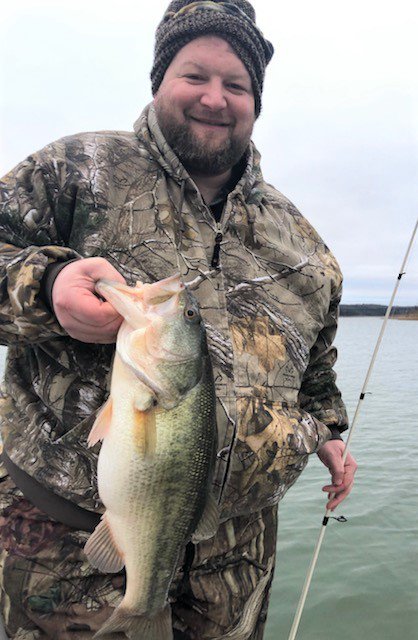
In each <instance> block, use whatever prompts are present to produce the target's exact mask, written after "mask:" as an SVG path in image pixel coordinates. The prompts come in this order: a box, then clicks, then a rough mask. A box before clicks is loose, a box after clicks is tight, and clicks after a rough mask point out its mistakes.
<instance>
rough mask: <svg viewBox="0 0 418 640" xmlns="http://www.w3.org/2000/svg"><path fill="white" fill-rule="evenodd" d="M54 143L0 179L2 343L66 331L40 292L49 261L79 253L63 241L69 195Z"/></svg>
mask: <svg viewBox="0 0 418 640" xmlns="http://www.w3.org/2000/svg"><path fill="white" fill-rule="evenodd" d="M60 182H62V180H60V163H59V161H57V159H56V158H55V157H54V148H53V145H50V147H46V148H45V149H44V150H43V151H42V152H38V153H37V154H34V155H33V156H29V157H28V158H27V159H26V160H25V161H24V162H22V163H21V164H19V165H18V166H17V167H16V168H15V169H13V170H12V171H10V172H9V173H8V174H7V175H6V176H5V177H4V178H3V179H2V180H1V181H0V343H1V344H9V345H10V344H15V343H34V342H40V341H44V340H48V339H51V338H54V337H58V336H62V335H66V332H65V331H64V330H63V329H62V328H61V326H60V325H59V324H58V322H57V320H56V318H55V316H54V315H53V313H52V312H51V309H50V308H49V306H48V305H47V304H46V303H45V301H44V298H43V296H42V292H41V282H42V278H43V276H44V273H45V270H46V268H47V267H48V265H51V264H53V263H57V262H66V261H68V260H71V259H74V258H77V257H80V256H79V255H78V254H77V252H76V251H74V250H72V249H70V248H68V247H66V246H65V239H66V236H67V237H68V235H69V233H68V231H69V229H70V224H71V201H72V199H73V195H72V194H71V189H68V188H67V187H68V185H65V184H64V185H63V184H60Z"/></svg>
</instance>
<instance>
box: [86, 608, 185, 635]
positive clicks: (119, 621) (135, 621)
mask: <svg viewBox="0 0 418 640" xmlns="http://www.w3.org/2000/svg"><path fill="white" fill-rule="evenodd" d="M115 631H121V632H123V633H125V635H126V636H127V637H128V638H129V640H173V629H172V623H171V608H170V605H168V604H167V605H166V606H165V607H164V609H161V610H160V611H158V613H157V614H156V615H155V616H153V617H150V618H149V617H147V616H146V615H135V613H133V612H132V611H129V609H124V608H123V607H121V606H119V607H118V608H117V609H116V610H115V611H114V612H113V614H112V615H111V616H110V618H109V619H108V620H107V621H106V622H105V623H104V625H103V626H102V627H101V628H100V629H99V631H97V633H96V634H95V635H94V636H93V637H94V638H100V636H103V635H105V634H107V633H113V632H115Z"/></svg>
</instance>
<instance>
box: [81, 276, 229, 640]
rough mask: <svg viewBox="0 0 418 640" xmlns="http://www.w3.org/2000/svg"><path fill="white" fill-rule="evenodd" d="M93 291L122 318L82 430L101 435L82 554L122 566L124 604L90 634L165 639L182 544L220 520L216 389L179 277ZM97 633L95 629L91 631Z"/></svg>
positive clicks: (108, 567) (104, 566)
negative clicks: (96, 499)
mask: <svg viewBox="0 0 418 640" xmlns="http://www.w3.org/2000/svg"><path fill="white" fill-rule="evenodd" d="M97 290H98V292H99V293H100V295H101V296H103V297H104V298H106V299H107V300H108V301H109V302H110V303H111V304H112V305H113V306H114V307H115V309H117V311H118V312H119V313H120V314H121V315H122V316H123V317H124V322H123V323H122V325H121V327H120V329H119V333H118V337H117V343H116V354H115V359H114V364H113V371H112V381H111V388H110V396H109V399H108V401H107V402H106V404H105V405H104V407H103V408H102V410H101V412H100V414H99V415H98V417H97V419H96V422H95V423H94V425H93V428H92V430H91V433H90V435H89V439H88V444H89V446H93V445H94V444H95V443H96V442H98V441H99V440H103V444H102V447H101V450H100V455H99V462H98V486H99V494H100V497H101V500H102V501H103V503H104V505H105V507H106V512H105V513H104V515H103V516H102V519H101V521H100V524H99V525H98V526H97V527H96V529H95V531H94V532H93V533H92V535H91V536H90V538H89V540H88V541H87V544H86V546H85V553H86V555H87V557H88V559H89V561H90V562H91V564H92V565H94V566H95V567H97V568H99V569H100V570H101V571H103V572H105V573H112V572H118V571H120V570H121V569H122V568H123V567H124V566H125V568H126V575H127V583H126V592H125V595H124V597H123V600H122V602H121V603H120V605H119V606H118V607H117V609H116V610H115V611H114V613H113V614H112V616H111V617H110V618H109V620H108V621H107V622H106V623H105V624H104V625H103V626H102V628H101V629H100V630H99V631H98V632H97V634H96V636H101V635H103V634H105V633H111V632H115V631H123V632H124V633H125V634H126V635H127V636H128V638H131V639H135V640H171V639H172V637H173V634H172V624H171V609H170V606H169V604H168V603H167V595H168V590H169V587H170V583H171V581H172V578H173V574H174V572H175V569H176V566H177V562H178V559H179V554H180V551H181V549H182V548H183V547H184V545H185V544H186V543H187V542H188V541H189V540H190V539H192V540H193V541H194V542H198V541H199V540H203V539H205V538H210V537H211V536H212V535H214V534H215V532H216V529H217V526H218V511H217V505H216V503H215V500H214V498H213V497H212V494H211V492H210V486H211V477H212V471H213V465H214V459H215V455H216V418H215V392H214V384H213V377H212V369H211V366H210V360H209V355H208V351H207V344H206V336H205V330H204V327H203V322H202V320H201V316H200V313H199V309H198V306H197V303H196V301H195V300H194V298H193V297H192V296H191V294H190V293H188V292H187V290H186V289H185V287H184V285H183V284H182V283H181V281H180V277H179V276H173V277H171V278H167V279H165V280H161V281H160V282H156V283H155V284H141V283H138V284H137V286H136V287H128V286H126V285H121V284H119V283H112V282H106V281H101V282H99V283H98V284H97ZM96 636H95V637H96Z"/></svg>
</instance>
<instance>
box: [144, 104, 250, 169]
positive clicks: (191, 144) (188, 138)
mask: <svg viewBox="0 0 418 640" xmlns="http://www.w3.org/2000/svg"><path fill="white" fill-rule="evenodd" d="M155 112H156V114H157V120H158V124H159V126H160V129H161V131H162V133H163V135H164V137H165V139H166V141H167V143H168V144H169V146H170V147H171V149H172V150H173V151H174V153H175V154H176V156H177V157H178V159H179V160H180V162H181V163H182V165H183V167H184V168H185V169H186V170H187V172H188V173H190V174H200V175H208V176H213V175H219V174H221V173H224V172H225V171H227V170H228V169H232V167H233V166H235V165H236V164H237V163H238V162H239V161H240V160H241V158H242V156H243V155H244V153H245V151H246V149H247V147H248V143H249V142H250V138H251V133H252V129H251V131H249V132H248V133H247V134H246V135H240V136H238V135H236V134H235V135H234V134H233V133H232V132H231V133H230V135H229V137H228V139H226V140H224V141H222V142H219V143H218V144H214V141H213V139H212V138H211V137H209V136H207V137H206V139H203V138H199V137H198V136H196V135H195V134H194V132H193V130H192V128H191V126H190V124H189V122H188V120H187V114H186V121H185V122H184V123H182V122H178V121H177V120H176V119H175V117H174V115H173V113H172V109H171V110H170V108H169V107H168V108H165V106H164V105H163V104H161V101H159V102H156V103H155Z"/></svg>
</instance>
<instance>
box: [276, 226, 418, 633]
mask: <svg viewBox="0 0 418 640" xmlns="http://www.w3.org/2000/svg"><path fill="white" fill-rule="evenodd" d="M417 228H418V219H417V221H416V223H415V227H414V230H413V232H412V236H411V239H410V241H409V244H408V248H407V250H406V253H405V257H404V259H403V262H402V266H401V268H400V271H399V274H398V277H397V279H396V284H395V287H394V289H393V293H392V297H391V299H390V302H389V305H388V308H387V309H386V313H385V317H384V320H383V324H382V327H381V329H380V333H379V336H378V338H377V342H376V346H375V348H374V351H373V355H372V359H371V361H370V364H369V368H368V370H367V374H366V378H365V380H364V383H363V387H362V389H361V393H360V396H359V399H358V402H357V407H356V410H355V413H354V417H353V421H352V423H351V427H350V430H349V432H348V438H347V442H346V444H345V448H344V452H343V456H342V461H343V464H344V463H345V460H346V458H347V454H348V448H349V446H350V442H351V440H352V438H353V434H354V429H355V426H356V423H357V419H358V416H359V413H360V407H361V406H362V402H363V400H364V398H365V395H366V389H367V385H368V383H369V379H370V375H371V373H372V369H373V366H374V363H375V360H376V357H377V354H378V351H379V348H380V344H381V342H382V338H383V334H384V332H385V329H386V324H387V321H388V319H389V315H390V312H391V311H392V307H393V303H394V300H395V297H396V294H397V292H398V288H399V284H400V282H401V279H402V276H403V275H405V271H404V269H405V265H406V262H407V260H408V257H409V254H410V251H411V249H412V245H413V242H414V238H415V234H416V232H417ZM334 496H335V493H333V494H331V495H330V498H329V499H330V500H332V498H333V497H334ZM330 514H331V509H327V510H326V512H325V516H324V519H323V520H322V526H321V530H320V533H319V537H318V542H317V543H316V547H315V549H314V553H313V556H312V560H311V564H310V566H309V569H308V573H307V575H306V579H305V584H304V586H303V589H302V593H301V596H300V599H299V603H298V606H297V609H296V613H295V617H294V619H293V624H292V628H291V630H290V635H289V638H288V640H295V638H296V634H297V632H298V628H299V623H300V619H301V617H302V612H303V609H304V606H305V602H306V597H307V595H308V591H309V587H310V585H311V581H312V576H313V573H314V571H315V567H316V563H317V561H318V556H319V551H320V549H321V546H322V541H323V539H324V536H325V531H326V527H327V524H328V521H329V519H330V517H331V516H330ZM336 519H337V520H338V518H336ZM341 520H342V521H344V520H345V518H343V516H341Z"/></svg>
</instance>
